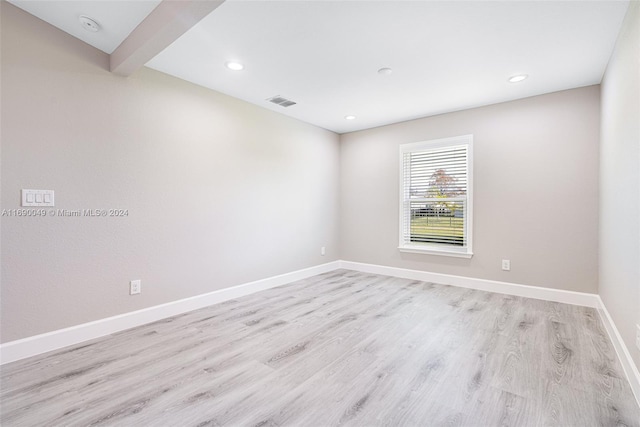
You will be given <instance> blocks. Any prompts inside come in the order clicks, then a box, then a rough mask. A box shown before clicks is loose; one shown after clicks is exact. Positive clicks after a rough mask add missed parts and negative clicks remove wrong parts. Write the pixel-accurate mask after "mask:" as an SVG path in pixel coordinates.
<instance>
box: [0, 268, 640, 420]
mask: <svg viewBox="0 0 640 427" xmlns="http://www.w3.org/2000/svg"><path fill="white" fill-rule="evenodd" d="M1 380H2V382H1V394H0V398H1V409H2V413H1V418H0V421H1V424H2V426H6V427H8V426H40V425H41V426H56V425H65V426H76V425H81V426H103V425H118V426H200V427H204V426H224V425H227V426H280V425H288V426H334V425H352V426H377V425H381V426H418V425H420V426H425V425H451V426H455V425H461V426H498V425H500V426H503V425H505V426H581V427H584V426H618V425H626V426H639V425H640V410H639V408H638V406H637V404H636V402H635V400H634V397H633V395H632V392H631V389H630V387H629V384H628V382H627V381H626V379H625V376H624V374H623V372H622V368H621V366H620V363H619V361H618V360H617V358H616V355H615V351H614V349H613V347H612V344H611V342H610V341H609V339H608V337H607V335H606V332H605V330H604V328H603V325H602V323H601V321H600V319H599V317H598V315H597V312H596V311H595V310H594V309H591V308H585V307H578V306H572V305H566V304H559V303H552V302H546V301H539V300H534V299H527V298H519V297H513V296H508V295H502V294H494V293H488V292H482V291H476V290H471V289H463V288H456V287H452V286H445V285H438V284H433V283H425V282H419V281H412V280H405V279H398V278H391V277H386V276H378V275H372V274H364V273H358V272H353V271H346V270H337V271H333V272H331V273H327V274H323V275H319V276H315V277H312V278H309V279H306V280H302V281H299V282H295V283H293V284H290V285H287V286H283V287H279V288H274V289H271V290H267V291H263V292H260V293H257V294H253V295H250V296H247V297H243V298H239V299H236V300H231V301H227V302H225V303H222V304H218V305H215V306H211V307H208V308H205V309H202V310H198V311H194V312H190V313H186V314H183V315H180V316H176V317H173V318H170V319H166V320H163V321H159V322H155V323H152V324H148V325H144V326H141V327H138V328H135V329H131V330H128V331H124V332H121V333H118V334H114V335H111V336H109V337H106V338H102V339H97V340H94V341H90V342H87V343H83V344H80V345H77V346H74V347H70V348H67V349H63V350H60V351H57V352H52V353H48V354H46V355H42V356H37V357H33V358H30V359H26V360H23V361H18V362H14V363H11V364H8V365H5V366H3V367H2V377H1Z"/></svg>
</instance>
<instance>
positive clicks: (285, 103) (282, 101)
mask: <svg viewBox="0 0 640 427" xmlns="http://www.w3.org/2000/svg"><path fill="white" fill-rule="evenodd" d="M267 101H269V102H272V103H274V104H277V105H279V106H281V107H291V106H292V105H296V102H293V101H291V100H290V99H287V98H283V97H281V96H280V95H276V96H274V97H273V98H269V99H267Z"/></svg>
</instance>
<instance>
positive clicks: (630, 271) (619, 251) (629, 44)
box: [599, 2, 640, 367]
mask: <svg viewBox="0 0 640 427" xmlns="http://www.w3.org/2000/svg"><path fill="white" fill-rule="evenodd" d="M639 64H640V3H639V2H631V4H630V6H629V10H628V11H627V15H626V17H625V20H624V22H623V25H622V29H621V31H620V35H619V36H618V41H617V43H616V47H615V50H614V52H613V55H612V56H611V59H610V60H609V65H608V67H607V71H606V72H605V75H604V79H603V81H602V130H601V146H600V260H599V261H600V288H599V291H600V296H601V298H602V301H603V302H604V304H605V306H606V307H607V310H608V311H609V313H610V314H611V317H613V320H614V322H615V323H616V327H617V328H618V331H619V332H620V334H621V335H622V338H623V339H624V341H625V344H626V346H627V348H628V349H629V351H630V353H631V355H632V357H633V360H634V362H635V363H636V366H638V367H640V350H639V349H638V347H636V345H635V328H636V327H635V324H640V65H639Z"/></svg>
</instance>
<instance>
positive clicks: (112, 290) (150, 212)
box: [0, 2, 339, 342]
mask: <svg viewBox="0 0 640 427" xmlns="http://www.w3.org/2000/svg"><path fill="white" fill-rule="evenodd" d="M1 3H2V6H1V7H2V69H1V71H2V81H1V83H2V208H3V209H13V208H19V207H20V189H21V188H35V189H53V190H55V192H56V193H55V196H56V209H70V210H74V209H97V208H101V209H105V208H123V209H128V211H129V216H128V217H125V218H87V217H84V218H59V217H50V216H47V217H45V218H17V217H3V218H1V221H2V290H1V317H0V323H1V325H2V327H1V333H2V337H1V339H2V342H6V341H11V340H15V339H19V338H23V337H27V336H31V335H34V334H38V333H43V332H47V331H51V330H55V329H59V328H64V327H67V326H71V325H76V324H79V323H83V322H88V321H92V320H96V319H100V318H104V317H108V316H112V315H116V314H119V313H125V312H129V311H132V310H137V309H141V308H144V307H149V306H153V305H156V304H161V303H164V302H168V301H173V300H176V299H180V298H185V297H189V296H192V295H198V294H202V293H205V292H209V291H213V290H216V289H221V288H225V287H229V286H232V285H237V284H241V283H245V282H248V281H252V280H256V279H260V278H264V277H269V276H273V275H276V274H281V273H286V272H290V271H294V270H297V269H301V268H305V267H309V266H312V265H317V264H321V263H324V262H329V261H332V260H336V259H337V258H338V236H337V226H338V222H337V215H338V204H337V203H338V179H339V158H338V156H339V137H338V135H336V134H334V133H332V132H328V131H326V130H323V129H320V128H317V127H314V126H311V125H308V124H305V123H302V122H299V121H296V120H293V119H290V118H287V117H285V116H283V115H280V114H276V113H274V112H270V111H268V110H266V109H261V108H258V107H256V106H253V105H250V104H248V103H245V102H243V101H239V100H237V99H233V98H231V97H228V96H225V95H222V94H219V93H216V92H213V91H211V90H208V89H204V88H201V87H198V86H196V85H193V84H190V83H187V82H184V81H182V80H179V79H176V78H173V77H170V76H167V75H164V74H161V73H159V72H156V71H152V70H149V69H143V70H141V71H140V72H139V73H137V74H136V75H134V76H133V77H130V78H128V79H125V78H121V77H118V76H115V75H112V74H111V73H109V71H108V57H107V55H105V54H103V53H102V52H99V51H97V50H96V49H93V48H92V47H90V46H88V45H86V44H84V43H82V42H80V41H78V40H76V39H74V38H72V37H71V36H69V35H67V34H65V33H63V32H61V31H59V30H57V29H55V28H54V27H52V26H49V25H47V24H45V23H43V22H42V21H40V20H38V19H36V18H34V17H32V16H30V15H27V14H26V13H24V12H22V11H20V10H18V9H16V8H15V7H13V6H11V5H9V4H7V3H6V2H1ZM321 246H326V247H327V255H326V256H324V257H321V256H320V247H321ZM131 279H142V290H143V292H142V294H141V295H138V296H133V297H132V296H129V295H128V285H129V280H131Z"/></svg>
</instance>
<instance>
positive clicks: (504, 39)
mask: <svg viewBox="0 0 640 427" xmlns="http://www.w3.org/2000/svg"><path fill="white" fill-rule="evenodd" d="M10 1H11V2H12V3H14V4H16V5H18V6H19V7H22V8H24V9H25V10H27V11H29V12H31V13H33V14H36V16H39V17H40V18H42V19H44V20H46V21H48V22H50V23H52V24H54V25H56V26H59V27H60V28H63V29H65V31H67V32H69V33H70V34H73V35H74V36H76V37H79V38H82V39H83V40H85V41H87V42H88V43H90V44H92V45H94V46H96V47H98V48H100V49H102V50H104V51H105V52H111V51H112V50H113V49H114V48H115V47H117V45H118V44H119V43H120V42H121V41H122V39H124V37H126V35H127V34H129V33H130V32H131V30H132V29H133V28H134V27H135V26H136V25H137V23H139V22H140V21H141V20H142V19H143V18H144V16H143V15H144V14H145V13H149V12H151V10H152V9H153V8H154V7H155V6H156V5H157V3H158V2H157V1H151V2H144V1H133V2H129V1H88V0H85V1H71V2H60V1H57V0H50V1H40V2H33V1H23V0H10ZM32 3H38V4H40V5H39V6H37V7H36V6H31V4H32ZM43 4H46V5H43ZM27 6H29V8H28V7H27ZM45 6H46V7H45ZM143 6H144V8H146V9H144V8H143ZM627 7H628V1H626V0H625V1H615V0H606V1H520V0H505V1H491V2H489V1H406V2H405V1H391V0H388V1H324V0H322V1H321V0H317V1H240V0H227V1H226V2H225V3H224V4H222V5H221V6H220V7H218V8H217V9H216V10H214V11H213V12H212V13H211V14H210V15H208V16H207V17H205V18H204V19H203V20H202V21H200V22H199V23H198V24H196V25H195V26H194V27H192V28H191V29H190V30H189V31H187V32H186V33H185V34H184V35H182V36H181V37H180V38H178V39H177V40H176V41H175V42H174V43H173V44H172V45H170V46H169V47H168V48H166V49H165V50H164V51H163V52H161V53H160V54H158V55H157V56H156V57H155V58H153V59H152V60H151V61H149V63H148V64H147V66H149V67H151V68H154V69H156V70H159V71H162V72H165V73H168V74H171V75H174V76H177V77H180V78H182V79H185V80H188V81H191V82H194V83H197V84H199V85H202V86H205V87H209V88H211V89H215V90H217V91H220V92H223V93H226V94H228V95H231V96H234V97H237V98H240V99H244V100H246V101H249V102H251V103H254V104H256V105H259V106H262V107H265V108H269V109H271V110H273V111H277V112H279V113H283V114H286V115H289V116H291V117H295V118H297V119H300V120H303V121H306V122H309V123H313V124H315V125H318V126H321V127H323V128H326V129H330V130H333V131H335V132H338V133H344V132H349V131H354V130H360V129H366V128H370V127H375V126H381V125H384V124H388V123H394V122H399V121H404V120H410V119H413V118H418V117H424V116H429V115H434V114H440V113H444V112H449V111H455V110H460V109H465V108H471V107H476V106H481V105H487V104H493V103H496V102H502V101H508V100H513V99H518V98H524V97H528V96H533V95H539V94H543V93H549V92H554V91H558V90H564V89H570V88H575V87H581V86H586V85H592V84H597V83H600V81H601V79H602V74H603V72H604V70H605V67H606V65H607V61H608V59H609V57H610V55H611V52H612V50H613V46H614V43H615V40H616V37H617V34H618V31H619V29H620V25H621V23H622V19H623V17H624V14H625V12H626V9H627ZM30 9H31V10H30ZM145 11H146V12H145ZM79 14H86V15H88V16H91V17H93V18H94V19H96V20H97V21H98V22H99V23H100V24H101V25H102V26H103V27H104V28H105V29H109V34H107V35H104V36H105V39H109V43H106V41H105V43H104V44H102V42H100V43H99V42H98V41H96V39H95V37H96V36H98V37H102V36H103V35H102V34H101V33H102V32H100V33H88V32H87V31H85V30H84V29H82V28H80V26H79V24H77V15H79ZM74 20H75V22H74ZM62 21H64V22H69V23H70V24H69V25H70V26H69V28H66V27H64V26H62V25H61V24H60V22H62ZM74 23H75V25H77V29H76V30H73V29H72V28H71V27H73V25H74ZM125 23H126V25H125ZM132 25H133V26H132ZM115 28H118V29H119V32H118V31H116V30H115ZM76 33H77V34H76ZM92 37H94V38H92ZM230 60H236V61H239V62H242V63H243V64H244V65H245V69H244V70H243V71H239V72H234V71H231V70H228V69H227V68H226V67H225V62H227V61H230ZM382 67H390V68H392V69H393V73H392V74H390V75H380V74H378V73H377V70H378V69H379V68H382ZM519 73H526V74H529V76H530V77H529V78H528V79H527V80H525V81H523V82H521V83H517V84H513V83H508V82H507V78H508V77H510V76H512V75H514V74H519ZM274 95H280V96H283V97H286V98H289V99H291V100H293V101H296V102H297V103H298V104H296V105H294V106H292V107H288V108H284V107H281V106H278V105H274V104H271V103H269V102H267V101H266V99H267V98H270V97H272V96H274ZM345 115H355V116H357V118H356V119H355V120H352V121H348V120H345V119H344V116H345ZM248 125H250V124H248Z"/></svg>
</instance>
